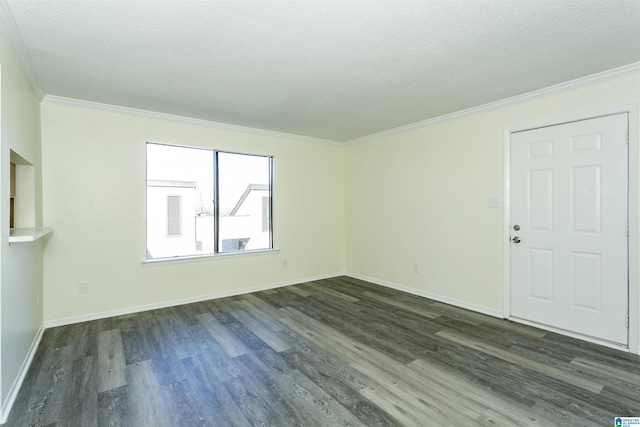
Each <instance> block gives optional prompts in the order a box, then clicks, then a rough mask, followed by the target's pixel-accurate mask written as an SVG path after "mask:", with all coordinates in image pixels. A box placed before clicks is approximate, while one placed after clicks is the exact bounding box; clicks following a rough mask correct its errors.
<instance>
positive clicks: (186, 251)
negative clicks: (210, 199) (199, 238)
mask: <svg viewBox="0 0 640 427" xmlns="http://www.w3.org/2000/svg"><path fill="white" fill-rule="evenodd" d="M170 196H179V197H180V201H181V203H180V233H179V234H177V235H170V234H169V212H168V209H167V206H168V198H169V197H170ZM195 206H196V183H195V182H194V181H164V180H149V181H148V182H147V258H148V259H152V258H169V257H175V256H185V255H195V254H196V253H197V252H196V250H195V249H196V244H195V236H196V222H195V219H194V215H195V214H194V213H195Z"/></svg>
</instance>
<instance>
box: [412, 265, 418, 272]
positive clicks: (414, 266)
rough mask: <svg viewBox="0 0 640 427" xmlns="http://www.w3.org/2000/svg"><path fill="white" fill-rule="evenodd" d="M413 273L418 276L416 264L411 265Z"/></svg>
mask: <svg viewBox="0 0 640 427" xmlns="http://www.w3.org/2000/svg"><path fill="white" fill-rule="evenodd" d="M413 272H414V273H415V274H418V264H413Z"/></svg>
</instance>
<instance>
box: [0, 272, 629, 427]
mask: <svg viewBox="0 0 640 427" xmlns="http://www.w3.org/2000/svg"><path fill="white" fill-rule="evenodd" d="M615 416H640V358H639V357H638V356H636V355H632V354H627V353H624V352H620V351H616V350H611V349H608V348H604V347H600V346H597V345H593V344H589V343H585V342H582V341H579V340H574V339H571V338H567V337H564V336H560V335H556V334H553V333H549V332H545V331H541V330H538V329H534V328H530V327H527V326H523V325H519V324H514V323H511V322H509V321H506V320H500V319H495V318H492V317H488V316H484V315H481V314H478V313H474V312H470V311H466V310H463V309H459V308H455V307H451V306H448V305H446V304H442V303H438V302H435V301H431V300H427V299H423V298H419V297H416V296H413V295H409V294H404V293H402V292H398V291H394V290H391V289H387V288H384V287H380V286H377V285H373V284H370V283H366V282H363V281H359V280H356V279H352V278H348V277H339V278H334V279H327V280H319V281H315V282H310V283H304V284H300V285H296V286H289V287H285V288H279V289H275V290H269V291H263V292H257V293H253V294H247V295H242V296H237V297H232V298H224V299H218V300H211V301H206V302H201V303H195V304H189V305H184V306H177V307H172V308H167V309H161V310H154V311H148V312H144V313H138V314H132V315H126V316H120V317H114V318H109V319H104V320H97V321H92V322H86V323H81V324H75V325H69V326H63V327H58V328H52V329H48V330H47V331H45V334H44V336H43V339H42V342H41V344H40V347H39V349H38V351H37V354H36V356H35V358H34V361H33V363H32V365H31V369H30V370H29V373H28V375H27V377H26V379H25V381H24V384H23V386H22V389H21V391H20V394H19V396H18V398H17V400H16V402H15V405H14V406H13V410H12V412H11V414H10V418H9V420H8V423H7V424H6V425H7V426H11V427H13V426H20V427H22V426H57V427H62V426H83V427H84V426H136V427H138V426H255V425H261V426H262V425H264V426H294V425H295V426H343V425H344V426H392V425H407V426H412V425H414V426H430V425H434V426H440V425H447V426H462V425H505V426H514V425H543V426H550V425H559V426H612V425H614V422H613V419H614V417H615Z"/></svg>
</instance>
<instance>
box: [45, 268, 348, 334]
mask: <svg viewBox="0 0 640 427" xmlns="http://www.w3.org/2000/svg"><path fill="white" fill-rule="evenodd" d="M344 275H345V273H344V272H336V273H331V274H323V275H320V276H313V277H303V278H298V279H293V280H287V281H284V282H277V283H270V284H265V285H258V286H252V287H248V288H242V289H234V290H232V291H224V292H214V293H210V294H204V295H198V296H195V297H188V298H180V299H174V300H167V301H162V302H157V303H152V304H145V305H138V306H133V307H127V308H121V309H117V310H109V311H102V312H98V313H90V314H83V315H80V316H70V317H62V318H58V319H51V320H47V321H45V324H44V326H45V328H55V327H57V326H65V325H71V324H74V323H82V322H89V321H91V320H98V319H106V318H109V317H115V316H123V315H126V314H133V313H141V312H143V311H149V310H156V309H159V308H167V307H174V306H177V305H183V304H191V303H194V302H201V301H207V300H211V299H219V298H226V297H233V296H236V295H242V294H249V293H251V292H259V291H266V290H269V289H277V288H281V287H283V286H291V285H296V284H299V283H305V282H311V281H313V280H322V279H329V278H331V277H337V276H344Z"/></svg>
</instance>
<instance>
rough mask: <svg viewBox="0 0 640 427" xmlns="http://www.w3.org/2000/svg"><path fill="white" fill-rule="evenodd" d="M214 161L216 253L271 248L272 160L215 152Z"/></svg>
mask: <svg viewBox="0 0 640 427" xmlns="http://www.w3.org/2000/svg"><path fill="white" fill-rule="evenodd" d="M217 159H218V162H217V168H218V171H217V172H218V174H217V176H218V200H219V206H218V209H219V223H218V233H219V235H218V250H219V251H220V252H237V251H243V250H255V249H270V248H272V238H271V236H272V234H271V206H272V200H271V164H272V158H271V157H266V156H252V155H246V154H233V153H223V152H218V153H217ZM264 199H266V201H265V200H264Z"/></svg>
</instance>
